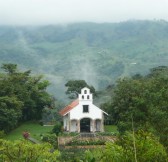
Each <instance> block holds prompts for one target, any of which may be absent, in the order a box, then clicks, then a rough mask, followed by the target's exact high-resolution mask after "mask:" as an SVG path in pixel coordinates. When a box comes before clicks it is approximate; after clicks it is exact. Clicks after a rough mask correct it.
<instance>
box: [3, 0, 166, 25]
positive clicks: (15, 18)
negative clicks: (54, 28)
mask: <svg viewBox="0 0 168 162" xmlns="http://www.w3.org/2000/svg"><path fill="white" fill-rule="evenodd" d="M132 19H148V20H153V19H165V20H168V0H0V24H1V25H2V24H6V25H42V24H60V23H73V22H83V21H90V22H99V23H101V22H119V21H125V20H132Z"/></svg>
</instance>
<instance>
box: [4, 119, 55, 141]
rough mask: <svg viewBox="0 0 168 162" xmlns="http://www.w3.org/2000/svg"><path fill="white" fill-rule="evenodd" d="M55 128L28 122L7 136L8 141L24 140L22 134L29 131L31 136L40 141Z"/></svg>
mask: <svg viewBox="0 0 168 162" xmlns="http://www.w3.org/2000/svg"><path fill="white" fill-rule="evenodd" d="M52 128H53V126H41V125H40V124H38V123H36V122H26V123H23V124H22V125H20V126H19V127H18V128H16V129H14V130H13V131H11V132H10V133H9V134H7V135H6V136H5V138H4V139H7V140H19V139H22V138H23V136H22V133H23V132H24V131H28V132H29V133H30V136H31V137H33V138H36V139H40V135H41V134H46V133H48V132H50V131H51V130H52Z"/></svg>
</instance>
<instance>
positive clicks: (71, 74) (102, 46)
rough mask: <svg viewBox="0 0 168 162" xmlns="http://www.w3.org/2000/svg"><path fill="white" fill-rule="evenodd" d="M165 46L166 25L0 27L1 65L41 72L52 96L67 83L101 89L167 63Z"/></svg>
mask: <svg viewBox="0 0 168 162" xmlns="http://www.w3.org/2000/svg"><path fill="white" fill-rule="evenodd" d="M167 45H168V22H165V21H128V22H121V23H104V24H96V23H80V24H70V25H64V26H63V25H62V26H61V25H60V26H52V25H50V26H38V27H37V26H36V27H33V26H20V27H19V26H17V27H14V26H0V58H1V59H0V64H1V65H2V64H3V63H16V64H18V65H19V67H21V68H22V69H31V70H33V72H35V73H37V74H39V73H40V74H44V75H45V77H47V79H49V80H50V82H51V83H52V86H51V88H50V89H49V90H50V91H51V92H52V93H54V94H55V96H56V97H57V98H62V97H63V94H64V93H65V86H64V84H65V83H66V82H67V81H68V80H70V79H84V80H85V81H86V82H87V83H88V84H90V85H93V86H94V87H95V88H96V89H102V88H104V87H106V86H107V85H109V84H112V83H114V82H115V80H116V79H118V78H119V77H123V76H128V75H134V74H136V73H141V74H145V73H146V72H148V70H149V69H151V68H153V67H157V66H160V65H168V46H167ZM53 87H54V88H53Z"/></svg>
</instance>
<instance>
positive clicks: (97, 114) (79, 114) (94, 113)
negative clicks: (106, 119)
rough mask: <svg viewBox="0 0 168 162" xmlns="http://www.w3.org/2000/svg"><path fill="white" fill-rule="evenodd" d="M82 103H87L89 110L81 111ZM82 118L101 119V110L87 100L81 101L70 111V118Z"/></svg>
mask: <svg viewBox="0 0 168 162" xmlns="http://www.w3.org/2000/svg"><path fill="white" fill-rule="evenodd" d="M83 105H89V112H88V113H87V112H85V113H83ZM82 118H91V119H102V110H101V109H99V108H98V107H96V106H95V105H93V104H92V103H90V102H88V101H85V102H84V101H81V102H80V103H79V105H77V106H76V107H75V108H73V109H72V110H71V111H70V120H72V119H76V120H80V119H82Z"/></svg>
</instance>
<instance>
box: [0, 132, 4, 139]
mask: <svg viewBox="0 0 168 162" xmlns="http://www.w3.org/2000/svg"><path fill="white" fill-rule="evenodd" d="M3 137H5V132H4V131H0V139H1V138H3Z"/></svg>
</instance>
